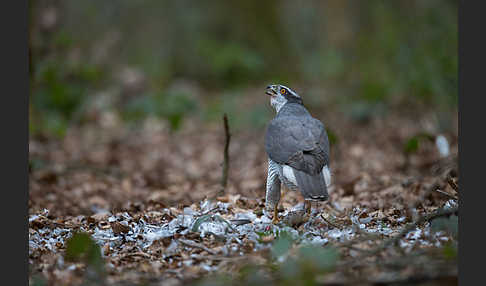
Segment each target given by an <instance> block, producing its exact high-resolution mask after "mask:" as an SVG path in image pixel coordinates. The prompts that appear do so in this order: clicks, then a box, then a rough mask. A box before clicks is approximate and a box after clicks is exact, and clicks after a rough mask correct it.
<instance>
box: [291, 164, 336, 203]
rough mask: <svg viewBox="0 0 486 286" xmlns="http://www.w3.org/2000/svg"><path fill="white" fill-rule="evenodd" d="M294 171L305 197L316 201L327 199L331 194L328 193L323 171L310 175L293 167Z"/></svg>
mask: <svg viewBox="0 0 486 286" xmlns="http://www.w3.org/2000/svg"><path fill="white" fill-rule="evenodd" d="M292 169H293V168H292ZM293 171H294V175H295V178H296V180H297V185H298V186H299V189H300V191H301V192H302V195H303V196H304V199H306V200H316V201H326V200H327V198H328V197H329V195H328V193H327V186H326V181H325V179H324V176H323V174H322V173H318V174H316V175H310V174H307V173H304V172H302V171H299V170H296V169H293Z"/></svg>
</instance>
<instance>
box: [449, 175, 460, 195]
mask: <svg viewBox="0 0 486 286" xmlns="http://www.w3.org/2000/svg"><path fill="white" fill-rule="evenodd" d="M447 183H448V184H449V185H450V186H451V187H452V188H453V189H454V191H456V192H459V187H458V186H457V184H456V182H454V180H452V178H451V177H450V176H447Z"/></svg>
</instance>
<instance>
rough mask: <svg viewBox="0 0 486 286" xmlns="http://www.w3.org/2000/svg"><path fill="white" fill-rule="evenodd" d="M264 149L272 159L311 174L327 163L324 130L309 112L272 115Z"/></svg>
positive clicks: (327, 144) (327, 152)
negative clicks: (301, 114) (306, 114)
mask: <svg viewBox="0 0 486 286" xmlns="http://www.w3.org/2000/svg"><path fill="white" fill-rule="evenodd" d="M265 150H266V152H267V154H268V156H269V157H270V159H272V160H273V161H275V162H277V163H279V164H286V165H289V166H291V167H293V168H295V169H297V170H300V171H303V172H305V173H308V174H312V175H314V174H318V173H320V172H321V171H322V168H323V167H324V166H325V165H328V164H329V142H328V138H327V133H326V130H325V128H324V125H323V124H322V122H320V121H319V120H317V119H315V118H312V117H311V116H285V117H279V116H277V117H275V118H274V119H273V120H272V121H271V122H270V124H269V126H268V128H267V133H266V135H265Z"/></svg>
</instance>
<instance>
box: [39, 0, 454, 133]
mask: <svg viewBox="0 0 486 286" xmlns="http://www.w3.org/2000/svg"><path fill="white" fill-rule="evenodd" d="M30 9H31V10H30V35H29V37H30V41H29V45H30V55H31V108H30V115H31V116H30V117H31V121H30V131H31V133H32V134H36V133H39V132H41V133H42V132H45V133H48V134H57V135H60V136H62V135H63V134H64V133H65V131H66V128H67V127H68V126H69V125H70V124H71V123H79V122H80V121H82V120H81V119H82V117H83V113H84V112H85V111H86V110H85V108H86V104H85V103H86V102H87V100H88V98H89V97H91V96H95V94H96V93H97V92H98V91H103V90H106V89H110V88H112V87H121V88H119V94H115V95H113V96H114V97H123V94H124V92H125V90H124V87H123V86H124V83H123V82H121V81H120V79H118V77H117V73H118V72H119V71H120V69H121V68H122V67H127V66H128V67H130V68H133V69H137V70H140V71H141V72H142V74H143V77H144V78H145V79H146V82H148V83H149V84H147V86H145V88H144V89H143V90H142V91H135V92H134V93H135V97H137V98H136V99H133V100H130V102H129V103H128V105H127V106H122V107H120V108H119V106H115V107H114V108H113V109H114V110H120V112H121V113H123V116H124V117H125V118H126V119H128V120H132V119H135V120H138V119H142V118H144V117H145V116H148V115H155V116H159V117H162V118H165V119H167V121H168V122H169V124H170V126H171V127H172V129H173V130H176V129H178V128H179V127H180V126H181V123H182V122H183V119H184V117H186V116H187V115H188V114H193V113H197V114H200V112H194V111H196V110H197V109H198V107H201V106H202V105H200V104H199V102H194V100H193V99H194V94H174V93H173V92H172V93H171V92H170V86H171V85H172V84H173V83H174V82H176V81H178V80H180V79H184V80H189V81H191V82H193V83H195V84H196V85H198V86H199V87H201V89H202V90H205V91H207V92H205V93H202V94H197V96H200V95H203V98H202V101H205V102H206V101H208V102H209V104H208V105H204V106H207V110H199V111H201V112H202V114H203V117H204V118H206V119H210V120H212V119H216V118H217V120H220V117H221V114H222V113H221V111H222V109H223V111H224V112H227V113H228V114H229V117H230V118H232V117H233V118H235V119H234V120H235V122H238V124H240V123H239V122H240V121H243V123H241V124H243V125H250V126H260V125H261V124H262V122H265V121H266V120H268V118H269V116H270V112H269V111H267V108H263V107H262V109H260V110H241V104H240V102H241V100H242V99H241V97H240V96H238V94H241V91H243V90H245V89H246V88H253V87H258V86H261V88H262V93H263V89H264V87H265V86H266V85H267V84H269V83H284V84H286V85H289V86H291V87H293V86H306V87H309V89H312V88H315V89H328V88H332V90H333V92H332V95H330V96H332V97H336V98H338V99H339V102H341V103H343V108H344V109H345V110H346V111H349V114H350V115H351V116H352V117H353V118H355V119H357V120H358V121H366V120H368V119H369V118H370V117H372V116H376V115H379V114H382V113H383V112H385V111H386V109H387V104H388V102H390V101H395V102H396V100H394V99H399V100H402V101H404V102H406V103H410V102H412V103H413V102H419V103H423V104H426V105H429V106H430V107H432V108H441V109H443V108H445V109H451V108H455V107H456V106H457V96H458V95H457V92H458V90H457V86H458V76H457V71H458V29H457V10H458V3H457V1H452V0H430V1H420V0H411V1H409V0H407V1H381V0H373V1H366V2H363V1H306V2H305V3H304V4H302V3H297V2H294V1H290V0H286V1H263V2H262V1H256V0H248V1H222V0H211V1H204V2H203V1H196V2H194V1H188V0H180V1H154V0H146V1H129V0H120V1H115V2H112V1H102V2H100V1H94V0H87V1H33V3H32V5H31V7H30ZM323 94H328V93H323V92H314V93H313V95H312V97H322V96H327V95H323ZM305 96H306V95H304V97H305ZM218 101H220V103H217V102H218ZM115 102H116V100H115ZM305 102H307V103H309V104H311V105H318V104H320V102H321V101H320V100H317V99H314V98H313V99H312V100H305ZM228 105H233V107H232V108H234V109H235V110H236V113H235V115H233V116H232V113H231V111H229V110H227V109H226V108H228ZM230 120H231V119H230Z"/></svg>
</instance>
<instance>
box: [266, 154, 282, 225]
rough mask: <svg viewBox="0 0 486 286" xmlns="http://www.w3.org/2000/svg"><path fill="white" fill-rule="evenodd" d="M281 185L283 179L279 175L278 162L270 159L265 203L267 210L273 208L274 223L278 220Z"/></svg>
mask: <svg viewBox="0 0 486 286" xmlns="http://www.w3.org/2000/svg"><path fill="white" fill-rule="evenodd" d="M280 185H281V181H280V179H279V177H278V170H277V167H276V164H275V163H274V162H273V161H272V160H269V162H268V176H267V191H266V194H265V205H266V209H267V211H271V210H273V220H272V222H273V223H277V222H278V203H279V201H280Z"/></svg>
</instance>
